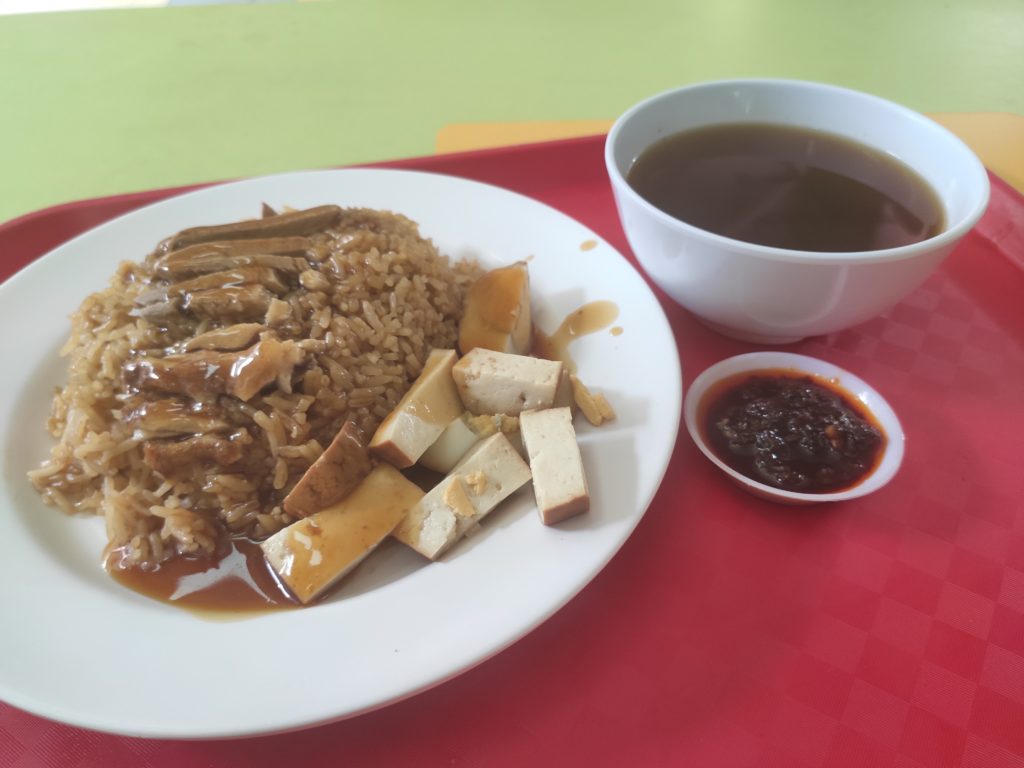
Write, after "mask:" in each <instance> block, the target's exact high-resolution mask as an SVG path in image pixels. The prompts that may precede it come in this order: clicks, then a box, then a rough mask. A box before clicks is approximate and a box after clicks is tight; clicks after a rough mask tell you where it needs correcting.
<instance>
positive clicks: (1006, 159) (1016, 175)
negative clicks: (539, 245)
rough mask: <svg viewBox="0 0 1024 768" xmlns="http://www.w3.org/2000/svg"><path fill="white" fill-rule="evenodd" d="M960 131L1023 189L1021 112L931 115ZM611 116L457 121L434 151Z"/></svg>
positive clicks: (520, 138)
mask: <svg viewBox="0 0 1024 768" xmlns="http://www.w3.org/2000/svg"><path fill="white" fill-rule="evenodd" d="M929 117H931V118H932V119H933V120H935V121H936V122H938V123H940V124H942V125H944V126H945V127H946V128H948V129H949V130H950V131H952V132H953V133H955V134H956V135H957V136H959V137H960V138H961V139H963V141H964V142H965V143H966V144H967V145H968V146H969V147H970V148H971V149H972V150H974V152H975V154H977V155H978V157H979V158H981V161H982V162H983V163H984V164H985V167H986V168H988V169H989V170H991V171H992V172H993V173H995V174H996V175H998V176H1000V177H1002V178H1003V179H1005V180H1006V181H1007V182H1008V183H1009V184H1011V185H1012V186H1013V187H1014V188H1016V189H1017V190H1018V191H1020V192H1022V193H1024V116H1021V115H1015V114H1011V113H1008V112H943V113H938V114H931V115H929ZM612 122H613V121H611V120H562V121H552V122H518V123H515V122H510V123H455V124H452V125H446V126H444V127H443V128H442V129H441V130H440V131H439V132H438V134H437V141H436V149H437V152H438V153H446V152H461V151H464V150H470V149H486V148H490V147H503V146H508V145H511V144H529V143H531V142H538V141H550V140H553V139H570V138H574V137H577V136H593V135H595V134H602V133H606V132H607V131H608V129H609V128H611V126H612Z"/></svg>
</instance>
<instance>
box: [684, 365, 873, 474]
mask: <svg viewBox="0 0 1024 768" xmlns="http://www.w3.org/2000/svg"><path fill="white" fill-rule="evenodd" d="M700 423H701V426H702V427H703V430H704V438H705V441H706V442H707V443H708V445H709V446H710V447H711V449H712V451H713V452H714V453H715V455H716V456H718V458H719V459H721V460H722V461H724V462H725V463H726V464H728V465H729V466H730V467H732V468H733V469H735V470H736V471H737V472H740V473H741V474H743V475H745V476H747V477H749V478H751V479H752V480H756V481H757V482H759V483H764V484H765V485H770V486H772V487H773V488H779V489H782V490H785V491H796V492H799V493H833V492H836V491H841V490H844V489H846V488H850V487H851V486H854V485H856V484H857V483H859V482H860V481H861V480H863V479H864V478H865V477H866V476H867V475H869V474H870V473H871V471H872V470H873V469H874V468H875V467H876V466H877V465H878V462H879V461H880V460H881V456H882V452H883V449H884V448H885V443H886V437H885V433H884V431H883V430H882V428H881V425H880V424H879V423H878V421H877V420H876V419H875V418H874V416H872V414H871V413H870V412H869V411H868V410H867V408H865V407H864V406H863V405H862V404H861V403H860V402H859V401H858V400H856V398H854V397H853V396H852V395H851V394H850V393H849V392H846V391H845V390H844V389H842V388H841V387H839V386H838V385H837V384H836V383H834V382H833V381H830V380H829V379H826V378H824V377H821V376H814V375H811V374H806V373H801V372H798V371H793V370H787V369H771V370H762V371H751V372H747V373H742V374H739V375H736V376H732V377H729V378H727V379H724V380H723V381H721V382H718V383H717V384H716V385H715V386H714V387H712V388H711V390H709V392H708V393H707V395H705V397H704V399H703V401H702V403H701V418H700Z"/></svg>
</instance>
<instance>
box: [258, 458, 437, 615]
mask: <svg viewBox="0 0 1024 768" xmlns="http://www.w3.org/2000/svg"><path fill="white" fill-rule="evenodd" d="M422 498H423V491H421V490H420V489H419V487H418V486H417V485H415V484H414V483H413V482H411V481H409V480H407V479H406V478H405V477H404V476H403V475H402V473H401V472H399V471H398V470H397V469H395V468H394V467H392V466H389V465H387V464H381V465H380V466H378V467H377V468H376V469H374V470H373V471H372V472H371V473H370V474H369V475H367V477H366V479H365V480H363V481H362V482H361V483H360V484H359V485H358V486H357V487H356V489H355V490H354V491H352V493H350V494H349V495H348V496H346V497H345V498H344V499H342V500H341V501H340V502H338V503H337V504H335V505H333V506H331V507H328V508H327V509H323V510H321V511H319V512H317V513H316V514H313V515H310V516H309V517H305V518H303V519H302V520H299V521H298V522H295V523H292V524H291V525H289V526H288V527H287V528H283V529H281V530H280V531H278V532H277V533H275V534H274V535H273V536H271V537H270V538H269V539H267V540H266V541H264V542H263V543H262V544H260V547H261V548H262V549H263V554H264V555H265V556H266V558H267V562H268V563H270V567H271V568H273V569H274V572H275V573H276V574H277V576H278V578H279V579H280V580H281V582H282V583H284V585H285V586H286V587H288V589H289V590H291V592H292V594H294V595H295V597H297V598H298V599H299V600H300V601H301V602H303V603H308V602H310V601H311V600H313V599H315V598H316V597H317V596H319V595H321V594H322V593H323V592H324V590H326V589H327V588H329V587H330V586H331V585H332V584H334V583H335V582H336V581H338V579H340V578H341V577H342V576H344V575H345V574H347V573H348V572H349V571H351V570H352V569H353V568H355V567H356V566H357V565H358V564H359V563H360V562H361V561H362V560H363V558H364V557H366V556H367V555H368V554H369V553H370V552H372V551H373V550H374V548H376V546H377V545H378V544H380V543H381V541H383V540H384V539H385V538H386V537H387V535H388V534H389V533H391V531H392V530H394V527H395V526H396V525H397V524H398V523H399V522H400V521H401V520H402V518H403V517H405V515H406V513H407V512H408V511H409V510H410V509H411V508H413V507H414V506H415V505H416V503H417V502H419V501H420V499H422Z"/></svg>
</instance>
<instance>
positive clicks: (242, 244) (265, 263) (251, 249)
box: [153, 237, 313, 280]
mask: <svg viewBox="0 0 1024 768" xmlns="http://www.w3.org/2000/svg"><path fill="white" fill-rule="evenodd" d="M312 247H313V244H312V243H310V241H309V240H307V239H306V238H304V237H282V238H276V239H272V240H238V241H237V242H235V243H204V244H202V245H193V246H190V247H188V248H182V249H181V250H180V251H172V252H171V253H168V254H166V255H164V256H161V257H160V258H158V259H157V260H156V261H155V262H154V263H153V269H154V270H155V273H156V275H157V276H158V277H162V278H164V279H167V280H181V279H184V278H186V277H191V276H193V275H204V274H206V273H207V272H221V271H223V270H225V269H237V268H238V267H269V268H271V269H280V270H281V271H283V272H301V271H302V270H304V269H308V268H309V262H308V261H306V259H305V258H304V254H305V253H307V252H308V251H309V250H310V249H311V248H312Z"/></svg>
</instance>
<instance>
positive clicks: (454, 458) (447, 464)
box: [420, 416, 480, 474]
mask: <svg viewBox="0 0 1024 768" xmlns="http://www.w3.org/2000/svg"><path fill="white" fill-rule="evenodd" d="M478 442H480V435H479V434H478V433H477V432H476V431H475V430H473V429H471V428H470V426H469V425H468V424H467V423H466V420H465V418H463V417H462V416H460V417H459V418H457V419H455V420H454V421H452V423H451V424H449V425H448V426H447V427H446V428H445V430H444V432H442V433H441V436H440V437H439V438H437V440H435V441H434V444H433V445H431V446H430V447H429V448H428V449H427V450H426V452H425V453H424V454H423V455H422V456H421V457H420V465H421V466H424V467H426V468H427V469H432V470H434V471H435V472H443V473H444V474H448V473H449V472H451V471H452V469H454V468H455V465H456V464H458V463H459V460H460V459H461V458H462V457H463V456H465V455H466V453H467V452H468V451H469V449H470V448H472V447H473V446H474V445H476V444H477V443H478Z"/></svg>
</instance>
